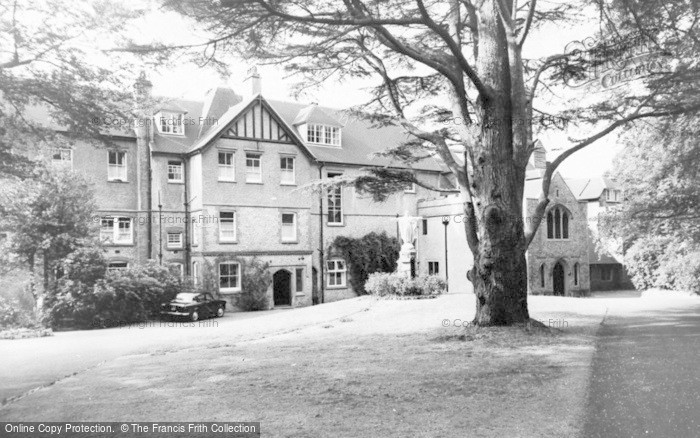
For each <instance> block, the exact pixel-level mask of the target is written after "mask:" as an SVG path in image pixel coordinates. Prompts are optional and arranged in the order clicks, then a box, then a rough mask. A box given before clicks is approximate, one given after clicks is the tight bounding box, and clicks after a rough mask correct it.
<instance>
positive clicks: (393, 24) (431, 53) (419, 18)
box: [138, 0, 700, 325]
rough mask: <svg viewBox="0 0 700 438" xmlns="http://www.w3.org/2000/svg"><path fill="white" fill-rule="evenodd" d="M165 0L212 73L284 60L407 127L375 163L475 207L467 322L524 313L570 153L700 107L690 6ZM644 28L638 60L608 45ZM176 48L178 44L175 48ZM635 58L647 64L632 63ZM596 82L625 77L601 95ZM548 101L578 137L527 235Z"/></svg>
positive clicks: (381, 185)
mask: <svg viewBox="0 0 700 438" xmlns="http://www.w3.org/2000/svg"><path fill="white" fill-rule="evenodd" d="M164 4H165V6H166V7H168V8H171V9H173V10H175V11H177V12H179V13H180V14H182V15H183V16H187V17H191V18H192V19H194V20H195V21H196V22H197V23H198V24H199V25H200V26H201V29H202V30H203V31H205V32H208V44H205V48H202V46H199V47H197V49H196V51H197V53H198V55H199V57H198V58H199V59H205V60H206V61H207V62H211V63H215V64H216V63H223V62H224V59H225V57H227V56H231V55H242V56H243V57H244V59H250V60H253V61H258V62H261V63H265V64H275V63H277V64H282V65H284V67H285V68H286V69H287V71H289V72H290V73H293V74H297V75H298V77H299V78H300V79H301V80H300V83H299V88H298V90H300V91H301V90H307V89H310V88H312V87H314V86H318V85H323V83H324V82H330V81H336V82H341V81H344V80H349V79H353V80H358V81H363V83H369V84H371V88H369V89H368V91H369V92H368V98H367V99H366V101H365V102H363V103H362V104H361V105H359V106H358V108H356V111H355V112H354V115H357V116H361V117H363V118H364V119H365V120H368V121H369V122H370V123H372V124H374V125H380V126H395V127H397V128H402V129H403V130H404V131H406V133H407V134H408V135H407V136H406V141H405V142H403V143H402V144H389V145H387V148H388V149H389V150H387V151H385V154H384V157H383V158H384V159H382V160H379V159H378V160H377V166H374V167H381V168H401V167H404V168H409V169H411V168H415V167H417V166H416V162H420V161H418V160H415V158H416V157H421V156H422V157H426V156H427V157H431V159H432V157H436V158H439V160H440V163H441V164H442V165H443V169H444V170H445V171H446V172H449V173H451V174H452V176H453V178H454V180H455V181H456V183H457V189H458V190H459V192H460V195H461V196H462V197H463V199H464V200H465V201H466V200H470V201H471V202H465V204H464V222H465V231H466V233H465V234H466V240H467V243H468V245H469V248H470V250H471V251H472V253H473V256H474V272H473V273H472V278H473V280H474V287H475V295H476V297H477V298H476V306H477V316H476V318H475V321H476V323H478V324H482V325H494V324H497V325H503V324H506V325H507V324H512V323H516V322H527V321H528V320H529V314H528V310H527V287H526V285H527V267H526V262H525V251H526V250H527V246H528V245H529V244H530V242H532V240H533V238H534V236H535V233H536V232H537V230H538V228H539V225H540V221H541V218H542V217H543V216H544V215H543V212H544V211H546V208H547V205H548V203H549V196H548V195H549V186H550V184H551V180H552V176H553V175H554V174H555V170H556V169H557V167H558V166H560V165H561V163H562V162H563V161H564V160H566V159H567V158H568V157H570V156H572V155H573V154H574V153H576V152H577V151H579V150H582V149H583V148H586V147H588V146H589V145H591V144H593V143H595V142H596V141H598V140H599V139H601V138H603V137H605V136H606V135H608V134H610V133H611V132H614V131H616V130H617V129H619V128H621V127H623V126H626V125H628V124H630V123H632V122H634V121H635V120H641V119H648V118H653V117H662V116H668V115H674V114H680V113H690V112H697V111H698V109H700V93H698V89H697V82H698V78H699V77H700V64H698V62H697V59H698V53H700V44H699V43H698V41H700V38H698V29H699V28H698V27H697V26H695V23H697V22H698V21H700V9H699V8H697V7H695V5H694V2H688V1H686V0H650V1H645V2H629V1H611V2H605V1H591V0H574V1H571V2H535V1H529V2H515V1H512V0H489V1H479V2H475V1H456V0H455V1H449V2H439V1H435V2H426V1H422V0H418V1H414V0H396V1H390V2H387V1H385V0H353V1H344V2H340V1H338V2H319V1H315V0H300V1H295V2H282V1H270V0H242V1H221V2H200V1H196V0H164ZM583 17H589V19H590V20H591V23H589V24H592V25H591V26H590V28H591V29H593V31H592V32H591V35H590V36H589V38H588V39H587V40H585V41H583V42H578V44H570V45H569V46H567V43H566V41H556V42H555V43H556V44H553V45H552V46H551V47H549V48H548V49H550V50H547V51H545V52H543V51H536V52H537V54H538V55H540V56H541V58H536V59H527V58H526V57H525V56H527V54H528V53H534V52H533V51H532V50H530V49H531V45H532V42H531V39H532V38H528V37H529V36H531V35H535V34H539V36H540V37H542V36H546V34H547V32H551V29H553V28H554V29H556V28H559V29H561V30H562V31H564V30H565V29H568V28H570V27H572V26H575V25H578V24H580V20H581V18H583ZM595 20H597V22H593V21H595ZM640 35H641V36H643V37H644V38H645V40H643V41H645V42H647V43H648V46H649V47H652V48H653V52H652V53H645V54H644V56H647V58H644V56H638V55H639V53H637V51H638V49H639V47H636V46H631V44H626V45H623V46H622V47H621V48H620V47H617V50H603V49H602V47H607V42H608V41H609V40H611V39H613V40H614V39H615V38H619V37H620V36H622V37H623V38H622V39H623V40H624V41H629V40H631V41H640V40H641V38H637V39H636V40H635V39H634V37H636V36H640ZM679 35H680V37H679ZM650 40H651V41H653V44H652V43H649V41H650ZM573 43H576V42H573ZM138 49H143V48H142V47H139V48H138ZM162 49H163V47H162V45H158V46H156V47H153V52H154V53H156V54H159V53H162ZM178 50H186V49H182V46H180V47H179V48H173V50H172V51H174V52H176V51H178ZM621 52H622V53H621ZM195 56H196V55H195ZM633 58H634V59H633ZM639 59H645V61H644V62H643V63H642V62H639V64H643V65H641V66H637V65H636V64H633V62H634V61H635V60H639ZM652 67H653V68H652ZM604 77H605V78H610V77H615V78H617V79H616V81H618V82H616V83H615V84H614V85H615V86H614V87H607V86H606V85H605V84H604V83H603V82H604V81H602V80H601V78H604ZM628 79H630V80H628ZM581 84H583V85H581ZM598 91H600V92H598ZM545 107H546V108H547V112H548V113H549V114H551V115H552V117H553V118H554V119H559V120H566V121H567V122H569V123H568V125H570V126H571V129H570V130H568V131H569V132H567V134H569V136H568V137H569V138H571V140H570V144H569V145H565V146H564V150H562V151H561V152H560V153H559V154H558V155H557V157H556V158H555V159H554V160H553V161H551V162H549V163H547V164H546V169H545V172H544V173H543V176H542V184H541V186H542V190H543V192H544V193H543V194H542V195H543V196H541V197H540V199H541V200H540V201H539V202H538V204H537V207H536V210H535V213H534V214H533V217H534V218H535V220H533V221H530V222H529V223H528V224H526V226H525V227H523V226H522V224H521V220H522V217H523V215H522V199H521V198H522V193H523V187H524V179H525V178H524V175H523V173H524V169H525V168H526V167H527V164H528V161H529V159H530V157H531V154H532V147H533V145H534V144H536V141H537V140H538V137H539V136H541V135H542V134H545V133H546V131H548V130H549V131H552V130H559V128H557V127H552V126H546V125H547V124H544V123H539V122H538V121H540V120H541V117H539V116H538V113H539V108H545ZM397 131H398V129H397ZM397 133H398V132H397ZM397 137H398V136H397ZM575 138H578V140H574V139H575ZM406 178H408V175H406V174H405V173H404V172H392V171H379V172H377V171H375V170H371V171H370V172H368V173H364V174H359V175H358V176H357V181H358V183H357V184H356V185H355V187H356V188H360V189H363V190H366V191H369V192H374V193H372V194H373V195H374V197H375V199H383V198H384V197H385V195H386V192H387V191H391V190H394V191H395V190H400V188H401V187H402V184H401V183H402V182H404V181H405V180H406ZM382 179H384V180H386V181H385V182H382V181H380V180H382ZM334 182H338V183H342V184H346V185H352V183H349V182H348V181H347V180H341V179H338V180H337V181H334ZM424 186H425V187H426V188H431V187H430V186H431V184H425V185H424ZM433 188H434V187H433ZM516 243H517V244H516ZM359 290H361V288H359Z"/></svg>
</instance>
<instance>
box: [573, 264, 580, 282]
mask: <svg viewBox="0 0 700 438" xmlns="http://www.w3.org/2000/svg"><path fill="white" fill-rule="evenodd" d="M580 282H581V265H579V264H578V262H576V263H574V286H579V283H580Z"/></svg>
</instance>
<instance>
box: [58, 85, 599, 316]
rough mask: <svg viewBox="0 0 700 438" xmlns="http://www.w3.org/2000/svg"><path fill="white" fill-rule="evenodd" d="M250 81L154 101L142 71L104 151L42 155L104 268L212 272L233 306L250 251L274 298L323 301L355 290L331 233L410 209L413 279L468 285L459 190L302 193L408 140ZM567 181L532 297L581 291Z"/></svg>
mask: <svg viewBox="0 0 700 438" xmlns="http://www.w3.org/2000/svg"><path fill="white" fill-rule="evenodd" d="M249 82H250V86H251V93H250V94H248V95H247V96H240V95H238V94H236V93H235V92H234V91H233V90H231V89H229V88H225V87H217V88H214V89H212V90H211V91H210V92H209V93H208V94H207V95H206V96H205V97H204V99H203V100H202V101H201V102H198V101H187V100H180V99H153V98H152V97H151V96H150V88H151V87H150V83H149V82H148V81H147V80H146V79H145V77H142V78H140V80H139V83H138V84H137V85H138V86H137V87H136V89H137V90H138V91H139V93H137V95H136V97H137V110H139V112H140V114H141V118H140V119H138V120H137V121H136V123H135V125H134V129H132V130H129V131H124V132H121V131H120V132H110V133H108V135H109V136H110V139H111V140H112V146H110V147H107V148H100V147H95V146H92V145H87V144H79V145H76V146H74V147H73V148H71V149H60V150H55V151H53V153H52V155H51V157H50V159H51V160H52V161H53V163H54V164H56V165H60V166H68V167H70V168H72V169H73V170H74V171H79V172H82V173H84V174H85V175H87V177H88V178H89V179H90V180H91V181H92V182H93V183H94V186H95V189H96V195H97V203H98V212H97V213H96V216H97V220H98V221H99V223H100V237H101V240H102V242H103V243H104V246H105V251H106V255H107V258H108V260H109V263H110V269H122V268H125V267H128V266H130V265H133V264H141V263H145V262H146V261H147V260H155V261H157V262H158V263H161V264H163V265H168V266H172V267H173V268H174V269H176V270H177V271H179V273H180V275H181V276H182V277H183V278H191V279H192V281H193V282H195V283H202V282H204V280H205V278H209V279H213V280H214V283H215V284H216V285H217V290H216V291H214V292H218V293H219V294H220V295H221V296H222V297H224V298H225V299H226V300H227V301H228V302H229V303H230V304H231V305H232V307H235V305H236V302H237V297H238V296H240V293H241V291H242V289H243V276H244V270H245V265H246V263H247V262H249V261H250V260H252V259H254V258H255V259H258V260H260V261H261V262H264V263H268V264H269V266H270V270H271V271H272V276H273V282H272V285H271V286H270V288H269V291H268V295H269V298H270V303H271V306H272V307H280V306H290V307H297V306H308V305H311V304H316V303H322V302H330V301H335V300H340V299H344V298H349V297H353V296H355V292H354V291H353V290H352V287H351V286H350V282H349V281H348V269H347V261H346V260H344V259H343V258H342V257H341V256H340V255H339V254H338V253H337V252H335V250H334V248H333V245H332V243H333V241H334V239H335V238H336V237H338V236H348V237H361V236H363V235H364V234H367V233H369V232H386V233H387V234H389V235H396V233H397V222H396V220H395V219H396V218H397V217H398V216H400V215H404V214H409V215H412V216H415V215H418V216H421V217H422V220H421V223H420V227H421V230H420V231H419V233H418V239H417V242H416V249H417V260H416V269H417V272H418V274H419V275H425V274H434V275H439V276H441V277H443V278H446V279H448V280H449V281H448V285H449V290H450V292H451V293H459V292H467V293H468V292H471V291H472V286H471V283H470V282H469V281H468V280H467V277H466V272H467V271H468V270H469V269H470V268H471V265H472V257H471V253H470V251H469V250H468V248H467V245H466V238H465V229H464V223H463V221H462V220H461V219H462V218H463V216H462V204H461V201H460V198H459V197H458V196H457V195H450V196H445V195H444V194H441V195H438V194H436V193H435V192H430V191H427V190H425V189H423V188H422V187H415V186H412V187H407V188H406V190H404V191H403V192H401V193H396V194H393V195H391V196H390V197H389V198H388V199H387V200H386V201H384V202H381V203H378V202H374V201H373V200H372V199H371V197H369V196H364V195H360V194H359V193H356V192H355V191H354V190H353V189H352V188H332V189H327V190H316V191H310V190H309V189H308V187H309V186H310V185H312V184H314V183H317V182H318V181H320V180H326V179H332V178H344V177H349V176H353V175H356V174H358V173H359V172H361V169H362V168H363V167H367V166H389V167H391V166H397V167H399V166H400V165H399V164H398V163H394V162H391V161H389V160H388V159H386V158H382V157H378V156H376V155H375V154H376V153H377V152H380V151H382V150H385V149H386V148H388V147H392V146H398V145H399V144H401V143H402V142H404V141H406V140H408V137H407V135H406V134H405V133H404V132H403V130H402V129H401V128H400V127H392V126H388V127H381V128H376V127H373V126H371V125H370V124H369V123H368V122H365V121H363V120H359V119H352V120H349V119H347V117H346V116H345V115H344V114H343V113H342V112H340V111H338V110H334V109H331V108H324V107H320V106H318V105H315V104H311V105H304V104H299V103H290V102H280V101H273V100H268V99H266V98H265V97H264V96H263V94H262V93H261V88H262V87H261V81H260V77H259V76H258V75H257V73H255V71H253V73H252V74H251V76H250V78H249ZM545 163H546V157H545V156H544V148H542V147H541V146H540V147H538V148H537V150H536V151H535V153H534V155H533V159H532V162H531V166H530V168H529V170H528V179H527V181H526V183H525V199H524V205H523V214H524V218H523V220H525V221H527V220H531V215H532V214H533V213H534V209H535V206H536V203H537V198H538V197H539V193H540V188H541V176H542V173H543V168H544V166H545ZM411 169H412V170H413V171H414V172H415V174H416V176H417V177H418V178H419V179H421V180H423V181H425V182H426V183H429V184H430V185H432V186H437V187H442V188H445V187H448V188H449V187H450V184H449V178H447V177H446V175H447V173H446V172H445V168H444V166H443V165H442V163H441V162H440V161H439V160H438V159H435V158H425V159H423V160H421V161H419V162H418V163H415V164H414V165H412V167H411ZM570 186H571V184H568V183H567V182H566V181H565V180H564V179H563V178H562V177H561V176H560V175H559V174H556V175H555V176H554V178H553V181H552V186H551V193H550V201H551V202H550V205H549V207H548V209H547V211H546V213H545V214H546V218H545V219H544V220H543V221H542V224H541V225H540V230H539V231H538V233H537V236H536V237H535V239H534V240H533V242H532V244H531V246H530V249H529V251H528V253H527V261H528V270H529V272H528V274H529V291H530V293H533V294H556V295H568V296H579V295H585V294H587V293H588V292H589V291H590V289H591V284H592V283H593V282H594V280H593V278H592V276H593V275H594V274H595V272H597V271H595V269H598V268H595V269H593V268H591V267H590V265H591V262H590V260H591V255H590V247H591V244H590V241H591V239H590V233H589V229H588V216H589V215H590V209H591V207H590V202H589V200H588V199H583V198H582V197H581V196H580V193H577V192H575V191H574V190H572V189H571V187H570ZM598 264H599V263H595V264H594V266H597V265H598ZM596 275H598V274H596Z"/></svg>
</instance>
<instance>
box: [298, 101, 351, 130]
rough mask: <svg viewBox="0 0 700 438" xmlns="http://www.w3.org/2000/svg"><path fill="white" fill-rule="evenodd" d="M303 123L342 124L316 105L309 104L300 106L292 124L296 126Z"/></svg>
mask: <svg viewBox="0 0 700 438" xmlns="http://www.w3.org/2000/svg"><path fill="white" fill-rule="evenodd" d="M303 123H317V124H319V125H330V126H342V124H341V123H340V121H338V120H337V119H335V118H333V117H332V116H331V115H329V114H328V113H326V112H325V111H324V110H322V109H321V108H319V107H318V105H316V104H315V103H314V104H311V105H309V106H307V107H306V108H302V109H301V110H300V111H299V113H298V114H297V116H296V118H295V119H294V122H293V123H292V125H294V126H297V125H301V124H303Z"/></svg>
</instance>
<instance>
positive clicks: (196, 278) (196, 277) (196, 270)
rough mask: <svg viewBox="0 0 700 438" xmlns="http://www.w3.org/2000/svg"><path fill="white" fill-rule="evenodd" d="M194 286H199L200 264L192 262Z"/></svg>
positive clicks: (195, 261)
mask: <svg viewBox="0 0 700 438" xmlns="http://www.w3.org/2000/svg"><path fill="white" fill-rule="evenodd" d="M192 284H194V285H195V286H198V285H199V262H198V261H197V260H192Z"/></svg>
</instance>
